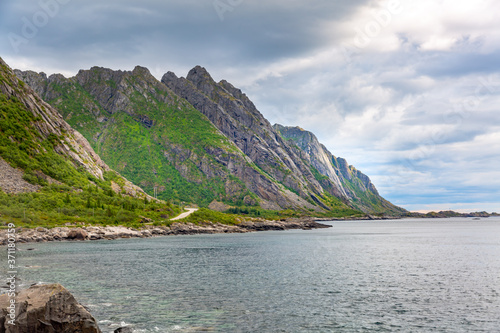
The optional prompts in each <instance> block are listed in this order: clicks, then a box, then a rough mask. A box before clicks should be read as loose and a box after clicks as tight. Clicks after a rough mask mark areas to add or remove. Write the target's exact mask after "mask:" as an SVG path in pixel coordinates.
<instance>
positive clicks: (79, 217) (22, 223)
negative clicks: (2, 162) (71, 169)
mask: <svg viewBox="0 0 500 333" xmlns="http://www.w3.org/2000/svg"><path fill="white" fill-rule="evenodd" d="M180 211H181V209H180V208H179V207H178V206H175V205H172V204H170V203H165V204H163V203H160V202H150V201H148V200H145V199H137V198H132V197H125V196H121V195H119V194H118V195H117V194H115V193H114V192H113V191H111V190H110V191H105V190H102V189H99V188H98V187H95V186H88V187H87V188H85V189H84V190H83V191H74V190H73V189H72V188H70V187H69V186H66V185H63V186H61V185H50V186H46V187H43V188H42V189H41V190H40V192H36V193H22V194H16V195H13V194H5V193H3V192H1V191H0V224H2V225H6V224H8V223H11V222H13V223H15V225H16V226H17V227H27V228H33V227H46V228H52V227H58V226H65V225H72V226H75V225H82V224H86V225H89V224H91V225H103V226H105V225H123V226H130V227H139V226H141V222H144V221H149V220H147V219H151V220H152V221H153V222H155V224H157V225H158V224H161V225H168V224H170V221H168V219H169V218H171V217H173V216H176V215H178V214H179V213H180ZM144 218H147V219H144Z"/></svg>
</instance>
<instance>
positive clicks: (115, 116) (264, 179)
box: [16, 66, 402, 213]
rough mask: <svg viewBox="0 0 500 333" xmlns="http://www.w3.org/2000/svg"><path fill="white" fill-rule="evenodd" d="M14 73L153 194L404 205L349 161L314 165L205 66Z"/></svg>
mask: <svg viewBox="0 0 500 333" xmlns="http://www.w3.org/2000/svg"><path fill="white" fill-rule="evenodd" d="M16 74H17V75H18V77H19V78H21V79H22V80H23V81H24V82H25V83H26V84H28V85H30V86H32V87H33V89H34V90H36V91H37V92H38V93H39V94H40V95H41V96H42V97H43V98H44V99H45V100H46V101H47V102H49V103H50V104H51V105H52V106H54V107H55V108H57V109H58V111H59V112H60V113H61V114H62V116H63V117H64V119H65V120H66V121H67V122H68V123H69V124H71V125H72V126H73V127H75V128H76V129H78V130H79V131H80V132H81V133H82V134H83V135H84V136H85V137H86V138H87V139H88V140H89V142H90V144H91V145H92V147H93V148H94V149H95V150H96V152H97V153H98V154H99V155H100V156H101V158H102V159H103V160H104V161H106V163H107V164H109V165H110V166H111V167H112V168H114V169H116V170H117V171H118V172H120V173H121V174H123V175H124V176H125V177H127V178H128V179H130V180H131V181H132V182H134V183H135V184H136V185H139V186H141V187H142V188H144V189H145V190H146V191H147V192H149V193H152V192H153V189H154V188H156V189H157V192H158V197H159V198H162V199H175V200H176V201H179V202H180V201H185V202H194V203H197V204H199V205H202V206H207V205H209V204H210V205H211V206H214V204H216V203H220V202H222V203H224V204H226V205H233V206H257V207H259V206H260V207H261V208H264V209H272V210H281V209H294V210H302V211H307V212H311V211H312V212H317V213H321V212H344V213H348V212H352V208H356V209H361V210H363V211H365V212H383V211H387V212H396V211H402V210H401V209H399V208H397V207H395V206H393V205H391V204H390V203H388V202H386V201H384V200H383V199H381V198H380V196H379V195H378V193H377V192H376V189H375V187H374V186H373V184H371V182H370V181H369V179H368V180H366V179H365V178H364V177H366V176H364V175H363V174H361V173H359V172H357V170H355V169H353V168H352V170H351V169H349V167H347V168H348V169H349V170H351V171H348V172H347V173H346V174H345V175H344V174H342V172H340V171H341V169H342V167H340V166H339V167H337V169H338V170H339V173H338V174H337V173H336V172H335V168H334V167H333V166H332V167H331V168H328V167H326V165H327V163H326V162H325V164H324V165H323V166H322V165H320V164H317V163H316V164H315V163H314V162H315V161H316V157H313V158H311V155H310V154H309V155H308V154H306V153H305V151H304V149H301V148H299V147H298V146H297V145H296V144H295V143H294V142H292V141H290V140H289V138H287V137H286V136H285V135H283V134H282V133H281V132H280V131H278V130H277V129H276V128H275V127H273V126H271V124H270V123H269V122H268V121H267V120H266V119H265V118H264V116H263V115H262V114H261V113H260V112H259V111H258V110H257V108H256V107H255V105H254V104H253V103H252V102H251V101H250V99H249V98H248V97H247V96H246V95H245V94H244V93H242V91H241V90H240V89H238V88H235V87H234V86H233V85H231V84H230V83H228V82H227V81H224V80H223V81H221V82H218V83H217V82H215V81H214V80H213V79H212V77H211V76H210V74H209V73H208V72H207V71H206V70H205V69H204V68H203V67H200V66H196V67H195V68H193V69H192V70H191V71H190V72H189V73H188V75H187V77H186V78H182V77H181V78H179V77H177V76H176V75H175V74H174V73H172V72H168V73H166V74H165V75H164V76H163V78H162V80H161V82H160V81H158V80H157V79H156V78H155V77H153V76H152V75H151V73H150V72H149V71H148V70H147V69H146V68H143V67H139V66H137V67H136V68H135V69H134V70H133V71H113V70H110V69H106V68H100V67H93V68H91V69H90V70H81V71H79V73H78V74H77V75H76V76H75V77H72V78H65V77H63V76H62V75H59V74H56V75H51V76H49V77H47V76H46V75H45V74H44V73H35V72H31V71H27V72H21V71H16ZM330 155H331V154H330ZM326 158H327V157H326ZM342 161H343V160H340V162H339V163H343V162H342ZM344 162H345V161H344ZM318 167H319V169H318ZM325 168H326V169H325ZM325 172H326V173H325ZM347 175H349V177H350V178H349V181H343V180H346V179H348V178H347ZM366 178H367V177H366ZM359 184H362V185H363V186H364V187H365V188H366V189H368V192H366V191H363V188H362V189H361V190H358V188H357V186H358V185H359ZM365 193H368V194H367V196H364V194H365ZM375 197H376V198H380V199H377V200H378V201H377V200H375V199H374V198H375ZM366 200H372V201H373V200H375V201H377V202H376V203H371V202H365V201H366ZM382 202H383V203H386V204H387V205H386V206H383V205H381V204H380V203H382ZM224 204H222V205H221V206H222V207H228V206H224Z"/></svg>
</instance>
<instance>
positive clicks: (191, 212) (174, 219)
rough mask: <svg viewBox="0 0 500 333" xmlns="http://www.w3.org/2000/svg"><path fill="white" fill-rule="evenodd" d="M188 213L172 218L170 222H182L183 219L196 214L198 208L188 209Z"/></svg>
mask: <svg viewBox="0 0 500 333" xmlns="http://www.w3.org/2000/svg"><path fill="white" fill-rule="evenodd" d="M186 210H187V212H184V213H182V214H181V215H178V216H176V217H174V218H171V219H170V221H176V220H180V219H183V218H185V217H188V216H189V215H191V214H193V213H194V212H196V211H197V210H198V208H186Z"/></svg>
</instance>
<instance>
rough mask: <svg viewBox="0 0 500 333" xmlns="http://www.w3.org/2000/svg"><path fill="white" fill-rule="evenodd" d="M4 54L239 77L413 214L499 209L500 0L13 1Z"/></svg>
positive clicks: (77, 65)
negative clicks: (201, 68)
mask: <svg viewBox="0 0 500 333" xmlns="http://www.w3.org/2000/svg"><path fill="white" fill-rule="evenodd" d="M0 36H1V37H0V38H1V41H0V56H1V57H3V58H4V60H6V61H7V63H9V64H10V65H11V67H13V68H19V69H23V70H26V69H32V70H36V71H44V72H46V73H47V74H52V73H63V74H65V75H66V76H72V75H75V74H76V72H77V71H78V70H79V69H81V68H83V69H86V68H90V67H92V66H96V65H97V66H103V67H109V68H113V69H123V70H131V69H133V68H134V66H135V65H142V66H146V67H148V68H149V69H150V70H151V72H152V73H153V74H154V75H155V76H156V77H157V78H161V76H162V75H163V73H165V72H166V71H169V70H171V71H174V72H175V73H176V74H177V75H180V76H185V75H186V74H187V72H188V71H189V69H191V68H192V67H194V66H195V65H202V66H204V67H206V68H207V69H208V70H209V72H210V73H211V74H212V76H213V77H214V79H216V80H220V79H227V80H228V81H230V82H232V83H233V84H235V85H236V86H239V87H240V88H242V90H243V91H245V92H246V93H247V95H248V96H249V97H250V98H251V99H252V100H253V101H254V102H255V104H256V105H257V107H258V108H259V110H260V111H261V112H262V113H263V114H264V116H266V117H267V118H268V119H269V120H270V121H271V123H275V122H277V123H281V124H284V125H294V126H295V125H299V126H301V127H302V128H305V129H307V130H310V131H312V132H314V133H315V134H316V135H317V136H318V138H319V139H320V141H321V142H323V143H324V144H325V145H326V146H327V147H328V148H329V149H330V150H331V151H332V153H333V154H334V155H336V156H341V157H344V158H346V159H347V160H348V161H349V162H350V163H351V164H353V165H355V166H356V167H357V168H358V169H360V170H361V171H363V172H364V173H366V174H368V175H369V176H370V177H371V178H372V181H373V182H374V183H375V185H376V186H377V187H378V189H379V191H380V192H381V194H382V195H383V196H385V197H386V198H387V199H389V200H391V201H392V202H393V203H395V204H398V205H401V206H403V207H405V208H407V209H409V210H441V209H449V208H451V209H454V210H459V211H477V210H487V211H490V212H491V211H497V212H500V112H499V109H500V3H499V2H498V1H494V0H477V1H470V0H467V1H465V0H455V1H451V0H421V1H410V0H390V1H368V0H307V1H306V0H286V1H285V0H267V1H265V2H264V1H255V0H145V1H141V2H138V1H131V0H120V1H117V0H107V1H97V0H41V1H15V0H2V2H1V3H0Z"/></svg>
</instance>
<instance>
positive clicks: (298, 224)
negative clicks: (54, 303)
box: [0, 218, 331, 245]
mask: <svg viewBox="0 0 500 333" xmlns="http://www.w3.org/2000/svg"><path fill="white" fill-rule="evenodd" d="M330 220H331V219H330ZM329 227H330V226H328V225H325V224H321V223H318V222H316V221H315V220H314V219H312V218H310V219H286V220H280V221H268V220H262V219H256V220H253V221H245V222H241V223H240V224H238V225H225V224H220V223H212V222H206V223H203V224H199V225H195V224H192V223H173V224H172V225H170V226H168V227H167V226H152V225H146V226H144V227H143V228H141V229H134V228H127V227H122V226H106V227H99V226H84V227H76V228H70V227H57V228H52V229H46V228H41V227H38V228H34V229H27V228H17V229H16V235H17V238H16V242H17V243H36V242H50V241H73V240H81V241H84V240H112V239H118V238H148V237H155V236H171V235H195V234H218V233H245V232H254V231H266V230H288V229H303V230H310V229H318V228H329ZM6 244H7V230H6V229H3V230H0V245H6Z"/></svg>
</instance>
